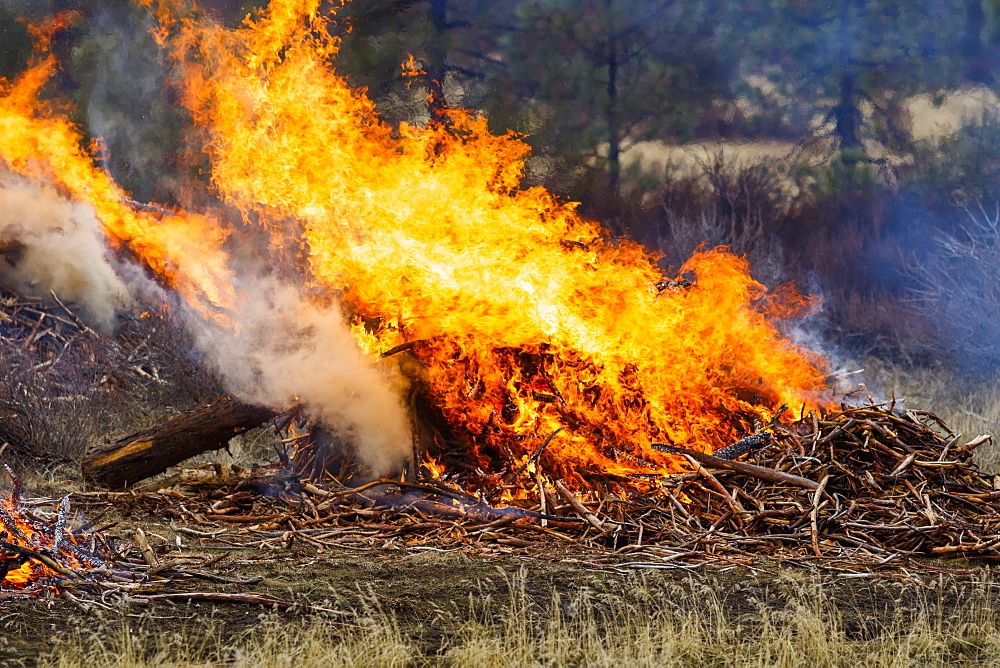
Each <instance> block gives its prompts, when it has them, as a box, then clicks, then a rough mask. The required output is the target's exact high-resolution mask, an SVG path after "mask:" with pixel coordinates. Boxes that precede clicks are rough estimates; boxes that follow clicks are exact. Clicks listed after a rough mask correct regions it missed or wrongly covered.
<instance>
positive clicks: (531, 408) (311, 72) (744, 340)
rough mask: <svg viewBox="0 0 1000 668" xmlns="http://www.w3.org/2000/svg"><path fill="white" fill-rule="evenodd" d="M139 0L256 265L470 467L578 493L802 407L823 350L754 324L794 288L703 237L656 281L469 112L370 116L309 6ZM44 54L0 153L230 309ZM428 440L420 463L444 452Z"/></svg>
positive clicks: (771, 316) (8, 121) (176, 228)
mask: <svg viewBox="0 0 1000 668" xmlns="http://www.w3.org/2000/svg"><path fill="white" fill-rule="evenodd" d="M141 2H142V4H144V5H146V6H149V7H150V8H151V10H152V11H153V12H154V14H155V15H156V16H157V17H158V21H159V24H160V27H159V29H158V31H157V37H158V39H159V40H160V42H161V44H163V45H164V46H165V47H166V48H167V49H168V50H169V53H170V54H171V58H172V60H173V64H174V67H175V68H176V71H177V72H178V73H179V75H178V81H177V86H178V88H179V89H180V91H181V93H182V95H181V98H182V100H183V103H184V105H185V106H186V107H187V109H188V111H189V112H190V113H191V116H192V117H193V119H194V121H195V123H196V125H197V127H198V132H199V137H200V138H201V140H202V142H203V150H204V151H205V153H206V154H207V155H208V157H209V160H210V164H211V179H212V185H213V187H214V189H215V191H216V194H217V195H218V196H219V197H220V198H221V199H222V200H223V201H224V202H225V203H226V204H227V205H229V206H230V207H233V208H235V209H236V210H238V211H239V212H240V213H241V214H242V218H243V221H244V223H246V224H250V225H256V226H257V227H259V229H260V231H261V232H264V233H266V234H267V235H268V236H269V239H270V244H271V248H272V252H273V254H274V256H275V257H277V258H282V259H287V258H297V259H298V260H299V261H300V262H301V263H302V266H301V267H300V268H299V274H300V275H301V276H304V278H302V279H300V280H302V281H303V285H302V289H303V291H308V292H309V293H310V294H312V295H314V298H315V299H316V300H327V301H334V300H339V302H340V303H341V304H342V305H343V307H344V309H345V310H346V311H347V312H348V313H349V314H350V316H351V318H352V322H353V323H354V331H355V333H356V336H357V339H358V342H359V345H361V346H362V347H363V348H364V350H366V351H367V352H368V353H369V354H370V355H371V356H372V358H373V361H374V360H375V359H377V357H378V356H379V355H380V354H382V353H385V352H387V351H390V350H393V349H396V348H397V347H398V346H401V345H404V344H408V348H409V351H410V353H411V354H412V356H413V357H414V358H416V361H417V364H413V363H411V362H406V361H404V362H403V364H404V366H405V369H406V372H407V374H408V375H409V376H410V377H411V378H412V379H413V380H414V381H415V382H416V383H417V384H418V385H419V386H421V387H422V388H424V389H425V390H426V396H427V398H428V399H429V404H430V405H431V406H432V408H433V410H435V411H437V412H439V413H440V415H441V417H443V419H444V422H445V423H446V424H447V425H448V428H449V429H450V430H451V431H452V432H453V434H452V435H453V436H454V437H455V439H456V440H458V441H460V442H462V443H463V444H465V446H466V448H467V450H466V451H465V452H464V453H462V454H463V456H464V457H465V458H466V459H467V460H468V462H469V463H471V464H474V465H475V466H477V467H479V468H480V469H481V470H482V471H484V472H486V473H485V474H484V475H492V476H494V477H495V476H497V475H501V474H510V473H518V472H521V473H523V472H524V471H528V470H529V469H531V470H532V471H533V470H534V469H533V463H532V462H530V461H529V460H531V459H532V458H533V457H535V458H537V460H538V465H539V466H540V467H541V468H542V469H543V470H544V471H546V472H547V473H549V474H552V475H554V476H557V477H560V478H562V479H565V480H568V481H575V484H576V485H577V486H588V485H591V484H594V480H596V479H598V478H601V477H602V476H604V477H607V476H625V475H628V474H630V473H649V472H662V473H668V472H673V471H677V470H680V469H681V468H682V467H684V466H686V463H684V462H683V461H679V460H678V459H676V457H675V456H674V455H670V454H665V453H663V452H659V451H657V450H654V449H652V448H651V447H650V444H651V443H654V442H662V443H672V444H677V445H683V446H685V447H689V448H694V449H698V450H702V451H706V452H711V451H713V450H715V449H718V448H720V447H722V446H724V445H726V444H727V443H730V442H732V441H733V440H736V439H738V438H739V437H741V436H743V435H745V434H746V433H748V432H750V431H753V430H754V429H755V426H756V424H757V423H764V422H767V421H768V420H770V419H771V418H772V417H773V411H774V410H775V409H776V407H777V406H778V405H780V404H784V403H787V404H790V405H792V406H796V407H798V406H800V405H803V404H806V405H809V406H813V405H815V402H817V400H818V399H817V397H818V396H819V393H820V392H821V391H822V390H823V389H824V388H823V387H822V381H821V380H820V379H821V378H822V377H823V373H822V372H821V371H820V370H819V368H820V366H821V365H822V360H821V359H819V358H818V357H816V356H813V355H810V354H808V353H806V352H804V351H803V350H801V349H799V348H797V347H796V346H794V345H793V344H792V343H791V342H790V341H789V340H788V339H786V338H785V337H783V336H782V335H781V333H780V332H779V330H778V328H777V326H776V324H775V323H776V322H777V321H778V320H780V318H782V317H787V316H788V315H790V314H793V313H795V312H797V311H801V309H802V308H804V307H805V306H807V300H805V299H803V298H801V297H799V296H797V295H795V294H794V293H793V292H792V291H790V290H786V291H781V292H780V293H778V294H771V295H769V294H767V292H766V290H765V288H764V287H763V286H761V285H760V284H759V283H757V282H755V281H754V280H753V279H752V278H751V277H750V272H749V267H748V265H747V263H746V262H745V260H743V259H741V258H738V257H736V256H734V255H732V254H730V253H728V252H727V251H726V250H724V249H714V250H705V251H703V252H699V253H697V254H696V255H695V256H694V257H692V258H691V260H689V261H688V263H687V264H686V265H685V266H684V267H682V268H681V270H680V273H681V274H682V275H683V276H685V277H691V278H692V279H693V280H692V281H691V282H690V283H688V282H687V281H677V280H669V279H671V278H675V277H667V276H664V274H663V273H662V271H661V270H660V269H659V268H658V266H657V264H656V262H655V258H653V257H652V256H651V255H650V254H649V253H647V252H646V251H645V250H644V249H643V248H641V247H640V246H639V245H638V244H635V243H632V242H629V241H617V240H613V239H611V238H610V237H609V236H608V234H607V233H606V232H604V231H603V230H602V229H601V228H600V227H599V226H598V225H597V224H596V223H594V222H591V221H587V220H585V219H583V218H581V217H580V216H579V215H578V214H577V213H576V211H575V207H574V205H573V204H572V203H565V202H562V201H560V200H559V199H558V198H556V197H555V196H553V195H552V194H551V193H548V192H546V191H545V190H543V189H540V188H530V189H524V188H522V187H521V185H520V183H521V177H522V174H523V170H524V166H525V161H526V159H527V157H528V152H529V151H528V147H527V146H526V145H525V144H524V143H523V142H522V141H520V139H519V138H518V137H516V136H514V135H513V134H507V135H502V136H496V135H493V134H491V133H490V132H489V130H488V129H487V124H486V121H485V119H483V118H481V117H479V116H476V115H475V114H472V113H469V112H464V111H458V110H449V111H447V112H446V113H445V114H444V116H445V121H446V122H442V121H441V120H440V119H438V120H436V121H433V122H430V123H428V124H426V125H423V126H418V125H409V124H402V125H401V126H399V127H390V126H389V125H387V124H386V123H384V122H382V121H381V120H380V119H379V117H378V115H377V112H376V109H375V107H374V105H373V104H372V102H371V101H370V100H369V99H368V98H367V97H366V96H365V95H364V93H363V92H362V91H357V90H352V89H351V88H350V87H349V86H348V85H347V83H346V82H345V80H344V79H343V78H342V77H340V76H339V75H338V74H337V72H336V70H335V68H334V66H333V65H332V64H331V63H332V62H334V61H335V57H336V54H337V47H338V43H337V40H336V39H335V38H334V37H332V36H331V34H330V30H329V25H328V23H329V21H330V20H331V17H329V16H324V15H322V14H321V12H320V7H321V4H322V3H321V2H320V0H273V1H272V2H271V4H270V6H269V7H268V8H267V9H266V10H264V11H262V12H260V13H259V14H257V15H255V16H252V17H249V18H248V19H247V20H246V21H245V22H244V23H243V25H241V26H240V27H238V28H235V29H229V28H225V27H223V26H220V25H218V24H216V23H214V22H213V21H212V20H211V19H210V18H208V17H206V16H203V15H199V14H198V13H197V12H194V11H193V10H191V9H190V8H189V7H187V6H186V5H184V3H182V2H176V1H171V0H141ZM53 67H54V64H53V62H52V59H51V56H46V57H45V58H44V59H42V60H41V61H40V62H39V63H38V64H36V65H35V67H34V68H33V69H32V71H31V72H29V73H28V74H27V75H25V76H24V77H23V78H22V79H21V80H19V81H18V82H17V83H16V84H15V85H14V86H12V87H10V88H9V89H8V90H7V91H6V95H5V97H4V98H3V99H2V100H0V127H2V128H3V129H4V132H5V136H7V137H8V138H16V139H15V140H14V141H13V142H11V141H10V140H8V142H7V145H6V146H4V147H2V148H0V157H2V159H3V161H4V162H5V163H6V164H7V165H8V167H9V168H11V169H14V170H16V171H19V172H21V173H23V174H26V175H29V176H36V177H37V176H41V177H44V178H47V179H50V180H52V181H53V182H54V183H56V184H57V185H58V186H59V187H60V188H63V189H64V190H66V191H67V192H68V193H69V194H70V195H71V196H73V197H75V198H77V199H80V200H82V201H87V202H90V203H92V204H93V205H94V207H95V208H96V209H97V211H98V214H99V216H100V218H101V220H102V221H103V222H104V224H105V225H106V227H107V230H108V235H109V237H110V238H111V240H112V242H113V243H116V244H119V245H122V244H124V245H125V246H126V247H127V248H128V249H129V252H132V253H135V254H137V255H139V256H140V257H141V258H142V259H143V261H144V262H145V264H146V265H147V266H149V267H150V268H151V269H152V270H153V271H154V272H155V273H156V274H158V275H159V276H161V277H163V278H165V279H166V280H168V281H169V283H170V285H171V286H172V287H174V288H175V289H177V290H178V291H180V292H181V293H182V294H183V295H184V296H185V298H186V299H187V300H188V301H189V302H192V301H193V302H202V303H204V304H208V305H213V306H216V307H223V308H226V309H238V308H239V293H238V292H237V291H236V290H235V288H234V285H233V282H232V279H231V278H230V277H229V274H228V273H227V269H226V265H227V258H226V253H225V250H224V248H225V246H224V242H226V241H227V237H228V236H230V235H232V234H235V233H234V232H232V228H229V227H227V226H226V225H225V224H224V222H223V221H222V220H221V219H217V218H214V217H211V216H207V215H195V214H188V213H184V214H181V213H178V214H177V215H166V216H163V217H162V218H161V219H158V220H157V219H155V218H153V217H151V216H150V215H148V214H146V213H142V212H137V211H136V210H135V209H134V207H130V206H128V205H127V204H125V203H123V202H126V201H127V196H126V195H125V193H123V192H122V191H121V190H120V189H119V188H118V187H117V186H116V185H115V184H114V183H113V182H111V180H110V179H109V178H108V177H107V176H106V175H105V174H104V173H103V172H101V171H99V170H98V169H96V168H95V167H94V165H93V161H92V160H91V159H90V157H89V156H88V155H87V154H86V152H84V151H82V150H80V148H79V136H78V132H77V131H76V129H75V128H73V127H72V126H70V125H69V124H68V123H67V122H66V121H65V120H61V119H62V117H61V116H60V115H59V114H58V113H56V111H54V110H53V109H52V108H51V107H49V106H46V105H42V104H40V103H39V102H38V92H39V90H40V87H41V83H40V82H41V81H43V80H44V78H45V77H46V76H48V75H50V74H51V70H52V68H53ZM209 312H211V311H209ZM398 359H400V358H399V357H392V358H390V360H387V361H384V362H382V363H383V364H386V363H395V361H396V360H398ZM560 428H562V431H561V432H560V433H559V434H558V435H557V436H555V437H553V438H551V439H549V442H547V443H546V445H545V448H544V452H540V447H539V446H540V444H541V443H542V442H543V441H545V440H546V438H547V437H548V436H549V435H550V434H553V433H555V432H556V430H558V429H560ZM440 446H441V444H437V446H436V447H438V449H439V450H446V449H447V447H440ZM449 447H450V446H449ZM431 454H432V455H433V456H435V457H437V459H428V460H427V466H428V468H430V469H434V470H436V467H438V462H439V461H440V462H441V463H442V464H445V465H446V462H447V458H444V456H443V455H444V454H445V453H444V452H438V453H431ZM529 463H532V466H527V464H529ZM529 473H530V471H529ZM518 474H520V473H518ZM532 475H533V474H532Z"/></svg>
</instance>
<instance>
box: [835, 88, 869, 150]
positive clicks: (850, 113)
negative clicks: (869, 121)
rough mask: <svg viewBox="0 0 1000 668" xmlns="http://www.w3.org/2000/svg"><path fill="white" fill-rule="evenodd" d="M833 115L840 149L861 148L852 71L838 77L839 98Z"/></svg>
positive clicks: (858, 116) (858, 113) (858, 111)
mask: <svg viewBox="0 0 1000 668" xmlns="http://www.w3.org/2000/svg"><path fill="white" fill-rule="evenodd" d="M833 116H834V119H835V120H836V123H837V126H836V130H835V132H836V134H837V137H838V138H839V139H840V148H841V150H842V151H843V150H850V149H858V148H862V145H861V127H860V126H861V111H860V110H859V109H858V105H857V91H856V90H855V76H854V72H851V71H847V72H845V73H844V74H843V76H841V78H840V100H839V101H838V102H837V106H836V107H834V109H833Z"/></svg>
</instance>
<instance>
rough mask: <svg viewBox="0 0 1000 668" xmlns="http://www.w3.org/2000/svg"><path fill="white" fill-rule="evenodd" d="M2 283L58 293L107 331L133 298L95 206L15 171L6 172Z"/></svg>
mask: <svg viewBox="0 0 1000 668" xmlns="http://www.w3.org/2000/svg"><path fill="white" fill-rule="evenodd" d="M0 284H2V285H4V286H5V287H7V288H9V289H12V290H16V291H17V292H19V293H21V294H24V295H33V296H38V297H44V298H50V293H55V295H56V296H58V297H59V299H60V300H62V301H64V302H74V303H75V305H76V306H77V307H78V309H79V310H80V312H81V313H80V314H81V315H82V316H83V318H84V319H85V320H87V321H88V322H89V323H90V324H91V325H92V326H94V327H95V328H97V329H101V330H102V331H110V330H112V329H113V328H114V323H115V315H116V314H117V313H118V311H119V310H120V309H121V308H123V307H124V306H125V305H126V304H127V303H128V302H129V301H130V297H129V290H128V288H127V287H126V286H125V283H124V282H123V281H122V280H121V278H119V277H118V275H117V274H116V273H115V270H114V269H113V268H112V266H111V264H110V263H109V261H108V256H107V245H106V241H105V238H104V235H103V233H102V231H101V227H100V223H99V222H98V221H97V218H96V217H95V216H94V211H93V209H92V208H90V207H89V206H87V205H84V204H78V203H75V202H71V201H70V200H68V199H66V198H65V197H62V196H61V195H59V194H58V193H57V192H56V190H55V188H53V187H52V186H51V185H47V184H44V183H37V182H31V181H28V180H26V179H24V178H22V177H19V176H17V175H14V174H11V173H9V172H0Z"/></svg>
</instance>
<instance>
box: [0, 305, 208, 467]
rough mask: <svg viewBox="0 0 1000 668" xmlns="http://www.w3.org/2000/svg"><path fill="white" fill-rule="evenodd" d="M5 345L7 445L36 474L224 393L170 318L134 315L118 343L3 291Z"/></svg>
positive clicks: (0, 335) (0, 432) (65, 314)
mask: <svg viewBox="0 0 1000 668" xmlns="http://www.w3.org/2000/svg"><path fill="white" fill-rule="evenodd" d="M0 340H2V342H3V345H2V346H0V370H2V375H0V446H2V444H3V443H8V444H9V445H8V448H9V449H10V450H12V451H13V454H15V455H19V456H20V457H19V458H20V460H21V462H22V463H23V464H26V465H31V464H34V465H35V468H37V466H38V465H43V466H44V465H52V464H54V463H58V462H60V461H71V460H73V459H75V458H77V457H78V456H80V455H81V454H82V453H83V452H84V450H85V449H86V448H87V447H88V446H90V445H93V444H94V443H97V442H100V441H102V440H105V439H107V438H109V437H110V436H112V435H121V434H122V432H126V431H129V430H133V429H136V428H139V427H142V426H146V425H147V424H149V423H152V422H155V421H156V420H158V419H161V418H163V417H164V416H165V415H167V414H169V413H171V412H173V411H175V410H178V409H184V408H188V407H191V406H193V405H196V404H197V403H199V402H202V401H205V400H207V399H209V398H211V397H212V396H214V395H216V394H217V393H218V387H217V385H216V383H215V382H214V381H213V380H212V379H211V378H210V377H209V376H208V375H207V374H206V373H205V372H204V371H202V370H201V369H200V368H199V366H198V364H197V363H196V362H195V360H193V359H192V358H191V357H190V356H189V354H188V351H189V350H191V348H190V346H189V343H188V342H187V340H186V338H185V336H184V335H183V334H182V333H181V332H180V331H179V328H178V327H177V326H175V325H173V324H172V323H170V322H169V320H168V319H167V318H166V317H165V316H164V314H162V313H155V312H153V311H148V312H146V313H145V314H143V316H142V317H128V318H127V319H125V321H124V322H123V324H122V325H121V327H120V328H119V331H118V332H117V334H115V335H113V336H110V335H105V334H101V333H99V332H95V331H93V330H91V329H90V328H88V327H87V326H86V325H84V324H83V323H82V322H80V321H79V320H76V319H75V317H74V316H73V314H72V312H71V311H69V310H68V309H64V308H63V307H61V306H60V305H57V304H54V303H52V304H48V303H45V302H43V301H41V300H29V299H25V298H23V297H20V296H18V295H15V294H13V293H9V292H2V293H0ZM8 454H10V453H8Z"/></svg>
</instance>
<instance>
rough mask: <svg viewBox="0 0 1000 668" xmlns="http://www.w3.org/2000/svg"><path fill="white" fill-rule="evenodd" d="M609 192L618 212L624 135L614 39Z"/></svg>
mask: <svg viewBox="0 0 1000 668" xmlns="http://www.w3.org/2000/svg"><path fill="white" fill-rule="evenodd" d="M607 94H608V109H607V123H608V192H609V195H610V196H611V202H612V205H613V206H614V209H615V213H618V200H619V197H620V195H621V193H620V189H621V173H622V162H621V150H622V136H621V127H620V125H619V122H618V48H617V45H616V44H615V42H614V41H613V40H612V42H611V44H610V45H609V46H608V87H607Z"/></svg>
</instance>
